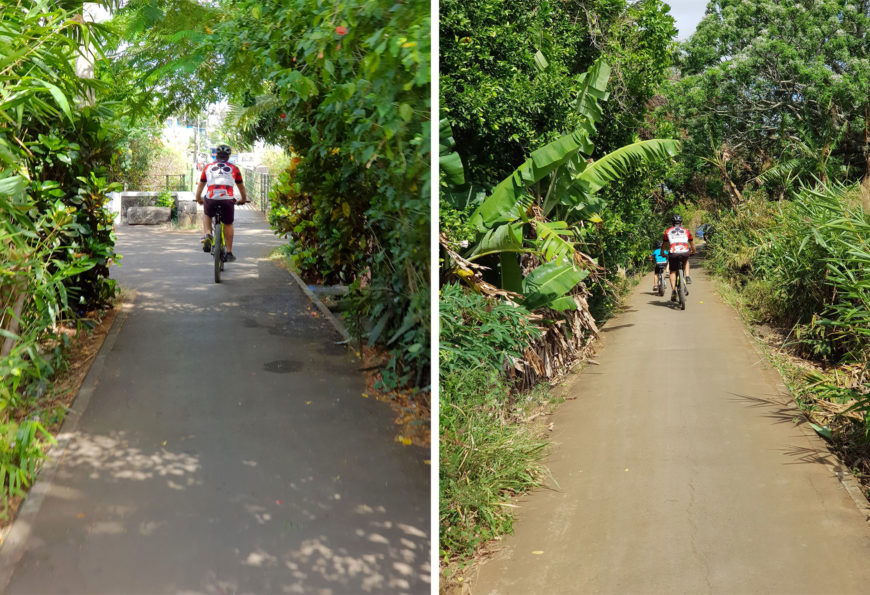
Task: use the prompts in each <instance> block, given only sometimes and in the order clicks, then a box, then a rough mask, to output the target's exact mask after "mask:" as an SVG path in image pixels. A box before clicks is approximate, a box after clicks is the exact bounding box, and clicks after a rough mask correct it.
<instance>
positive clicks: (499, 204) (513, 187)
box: [469, 131, 591, 232]
mask: <svg viewBox="0 0 870 595" xmlns="http://www.w3.org/2000/svg"><path fill="white" fill-rule="evenodd" d="M590 146H591V143H590V142H589V137H588V135H587V134H586V132H585V131H575V132H571V133H570V134H566V135H564V136H562V137H560V138H557V139H556V140H554V141H553V142H551V143H549V144H547V145H545V146H543V147H541V148H540V149H538V150H537V151H535V152H534V153H532V154H531V156H530V157H529V158H528V159H526V161H525V163H523V164H522V165H521V166H520V167H518V168H517V169H516V170H514V172H513V173H512V174H511V175H510V176H508V177H507V178H505V179H504V180H502V181H501V183H499V185H498V186H496V187H495V188H494V189H493V191H492V194H490V195H489V196H488V197H487V198H486V200H484V201H483V204H482V205H480V206H479V207H478V208H477V209H476V210H475V211H474V213H472V214H471V217H470V219H469V222H470V223H471V224H472V225H474V226H475V227H476V228H477V229H478V230H479V231H481V232H483V231H486V230H487V229H489V228H490V227H492V226H493V225H495V224H496V223H501V222H506V221H516V220H517V219H521V218H522V217H523V215H524V214H525V212H526V209H528V207H529V205H531V204H532V202H533V200H534V199H533V197H532V196H531V195H530V194H529V191H528V187H529V186H531V185H532V184H534V183H535V182H539V181H540V180H542V179H544V178H545V177H547V176H548V175H549V174H551V173H553V171H554V170H555V169H556V168H557V167H559V166H560V165H563V164H564V163H566V162H567V161H568V160H569V159H571V158H572V157H574V156H575V155H577V153H578V151H581V150H583V149H588V148H589V147H590Z"/></svg>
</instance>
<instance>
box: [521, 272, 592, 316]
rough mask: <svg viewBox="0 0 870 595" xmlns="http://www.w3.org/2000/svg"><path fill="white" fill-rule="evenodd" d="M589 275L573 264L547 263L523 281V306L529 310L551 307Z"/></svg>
mask: <svg viewBox="0 0 870 595" xmlns="http://www.w3.org/2000/svg"><path fill="white" fill-rule="evenodd" d="M588 275H589V271H587V270H584V269H581V268H578V267H576V266H574V264H573V263H571V262H565V261H556V260H554V261H552V262H548V263H545V264H543V265H541V266H539V267H538V268H536V269H535V270H533V271H532V272H531V273H529V275H528V276H527V277H526V278H525V279H523V295H524V296H525V300H524V301H523V306H525V307H526V308H528V309H529V310H533V309H535V308H540V307H544V306H549V305H550V304H551V303H553V302H555V301H556V300H557V299H558V298H560V297H562V296H564V295H566V294H567V293H568V292H570V291H571V290H572V289H574V287H575V286H576V285H577V284H578V283H580V282H581V281H582V280H583V279H585V278H586V277H587V276H588Z"/></svg>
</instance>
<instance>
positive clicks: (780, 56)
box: [663, 0, 870, 206]
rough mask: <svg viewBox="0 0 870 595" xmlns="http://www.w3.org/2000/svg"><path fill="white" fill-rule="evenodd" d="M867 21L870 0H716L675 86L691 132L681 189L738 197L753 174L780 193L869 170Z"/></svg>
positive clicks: (687, 49) (673, 99)
mask: <svg viewBox="0 0 870 595" xmlns="http://www.w3.org/2000/svg"><path fill="white" fill-rule="evenodd" d="M868 27H870V2H867V0H845V1H840V0H838V1H834V0H821V1H819V0H798V1H795V2H776V1H773V0H748V1H747V0H715V1H713V2H710V3H709V4H708V6H707V14H706V16H705V17H704V19H703V20H702V21H701V22H700V24H699V25H698V28H697V31H696V32H695V34H694V35H693V36H692V38H691V39H690V40H689V41H688V42H687V43H686V44H684V46H683V50H684V53H683V55H682V57H681V60H680V77H679V79H678V80H676V81H675V82H674V84H673V85H672V86H671V87H670V88H669V89H667V90H666V94H667V96H668V102H667V104H666V105H665V106H664V107H663V113H666V114H667V116H666V117H667V118H668V119H670V122H671V124H676V125H677V126H678V127H679V128H681V129H682V130H684V131H685V133H686V143H687V145H686V151H687V154H686V159H685V160H684V162H683V164H682V168H681V172H680V175H679V176H677V177H676V178H675V179H674V180H673V181H672V186H673V187H674V189H675V190H677V191H678V192H680V193H686V194H690V195H691V194H694V195H699V194H709V195H712V197H713V198H716V199H719V200H721V201H723V202H724V203H725V204H727V205H729V206H733V205H736V204H737V203H739V202H740V201H741V200H742V192H743V190H744V189H745V188H746V187H747V185H748V184H750V183H751V182H765V183H766V188H767V191H768V192H769V193H770V194H771V195H772V196H774V197H782V196H783V195H784V194H787V193H789V192H791V191H792V190H793V188H794V183H795V182H796V181H804V182H811V181H812V179H813V177H815V178H818V179H820V180H822V181H826V180H839V181H842V182H853V181H855V180H857V179H859V178H860V177H862V176H866V175H867V174H868V173H870V127H868V121H870V96H868V93H867V89H868V88H870V41H868ZM759 176H762V177H761V178H759Z"/></svg>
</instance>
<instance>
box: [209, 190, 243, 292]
mask: <svg viewBox="0 0 870 595" xmlns="http://www.w3.org/2000/svg"><path fill="white" fill-rule="evenodd" d="M237 202H238V201H237V200H236V199H235V198H234V199H233V204H236V203H237ZM211 237H212V243H211V255H212V256H213V257H214V282H215V283H220V282H221V272H222V271H223V270H224V263H225V262H226V261H227V241H226V237H225V236H224V222H223V221H221V210H220V209H217V210H216V211H215V214H214V217H212V218H211Z"/></svg>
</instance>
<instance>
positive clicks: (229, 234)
mask: <svg viewBox="0 0 870 595" xmlns="http://www.w3.org/2000/svg"><path fill="white" fill-rule="evenodd" d="M223 207H224V208H223V210H222V211H221V219H223V222H224V241H225V242H226V245H227V252H232V251H233V221H235V208H234V207H235V205H234V204H233V202H232V201H231V200H227V201H224V205H223Z"/></svg>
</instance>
